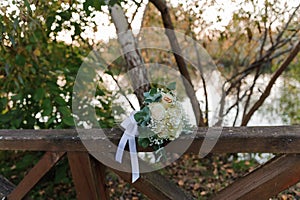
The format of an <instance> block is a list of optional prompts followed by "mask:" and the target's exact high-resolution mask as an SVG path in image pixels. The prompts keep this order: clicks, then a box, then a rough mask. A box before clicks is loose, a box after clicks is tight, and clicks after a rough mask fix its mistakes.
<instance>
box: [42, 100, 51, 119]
mask: <svg viewBox="0 0 300 200" xmlns="http://www.w3.org/2000/svg"><path fill="white" fill-rule="evenodd" d="M42 108H43V110H44V111H43V116H49V115H51V113H52V105H51V100H50V99H48V98H47V99H45V100H44V101H43V103H42Z"/></svg>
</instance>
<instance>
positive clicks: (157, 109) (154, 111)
mask: <svg viewBox="0 0 300 200" xmlns="http://www.w3.org/2000/svg"><path fill="white" fill-rule="evenodd" d="M149 108H150V112H151V117H152V118H153V119H154V120H162V119H164V117H165V111H166V110H165V108H164V106H163V105H162V104H161V103H151V104H150V105H149Z"/></svg>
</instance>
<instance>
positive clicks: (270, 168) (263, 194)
mask: <svg viewBox="0 0 300 200" xmlns="http://www.w3.org/2000/svg"><path fill="white" fill-rule="evenodd" d="M299 169H300V154H283V155H281V156H277V157H275V158H273V159H272V160H270V161H269V162H267V163H266V164H264V165H262V166H260V167H258V168H257V169H256V170H254V171H252V172H251V173H249V174H248V175H246V176H244V177H242V178H240V179H238V180H237V181H235V182H234V183H232V184H231V185H229V186H228V187H226V188H225V189H223V190H221V191H220V192H219V193H217V195H216V196H215V197H214V198H213V200H219V199H220V200H221V199H222V200H224V199H243V200H246V199H249V200H251V199H269V198H270V197H272V196H274V195H276V194H278V193H280V192H281V191H283V190H285V189H287V188H289V187H290V186H293V185H294V184H296V183H297V182H299V181H300V170H299Z"/></svg>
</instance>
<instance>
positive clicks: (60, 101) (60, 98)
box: [54, 96, 66, 106]
mask: <svg viewBox="0 0 300 200" xmlns="http://www.w3.org/2000/svg"><path fill="white" fill-rule="evenodd" d="M54 101H55V102H56V103H57V104H58V105H60V106H65V105H66V101H65V100H64V99H63V98H62V97H61V96H56V97H55V98H54Z"/></svg>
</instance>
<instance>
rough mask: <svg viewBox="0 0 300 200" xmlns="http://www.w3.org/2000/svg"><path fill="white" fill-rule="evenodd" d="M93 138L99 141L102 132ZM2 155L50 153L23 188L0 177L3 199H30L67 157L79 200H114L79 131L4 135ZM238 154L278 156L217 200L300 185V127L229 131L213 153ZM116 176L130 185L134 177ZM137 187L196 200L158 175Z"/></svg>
mask: <svg viewBox="0 0 300 200" xmlns="http://www.w3.org/2000/svg"><path fill="white" fill-rule="evenodd" d="M90 132H91V134H92V135H93V134H96V133H97V130H90ZM206 132H207V128H199V129H198V131H197V133H196V135H195V138H194V141H193V143H192V144H191V146H190V147H189V148H188V150H187V151H186V153H196V154H197V153H198V152H199V149H200V146H201V143H202V142H203V140H204V138H205V135H206ZM105 133H106V135H107V136H108V137H109V140H110V141H112V142H114V143H116V144H117V143H118V141H119V139H120V136H121V134H122V131H121V130H119V129H109V130H105ZM89 139H93V138H89ZM94 140H95V142H97V144H99V145H98V146H105V145H107V144H106V142H105V141H107V140H106V139H103V138H99V137H95V138H94ZM178 142H180V140H179V141H178ZM0 150H25V151H45V152H46V153H45V154H44V156H43V157H42V158H41V159H40V161H39V162H38V163H37V164H36V165H35V166H34V167H33V168H32V169H31V170H30V171H29V173H28V174H27V175H26V176H25V177H24V179H23V180H22V181H21V182H20V183H19V184H18V185H17V186H13V185H12V184H10V183H9V181H8V180H6V179H5V178H4V177H1V176H0V196H1V192H2V196H7V199H9V200H15V199H16V200H17V199H24V198H26V194H27V193H28V192H29V191H30V190H31V189H32V188H33V187H34V186H35V185H36V184H37V183H38V181H39V180H40V179H41V178H42V177H43V176H44V175H45V174H46V173H47V172H48V171H49V170H50V169H51V168H52V167H54V166H55V164H56V163H57V162H58V161H59V160H60V159H61V158H62V157H63V156H67V157H68V160H69V165H70V168H71V172H72V178H73V181H74V185H75V189H76V192H77V198H78V199H80V200H81V199H82V200H86V199H89V200H98V199H108V191H107V190H106V187H105V169H106V166H104V165H103V164H101V163H100V162H99V161H98V160H96V159H94V158H93V157H92V156H90V155H89V153H88V151H87V150H86V148H85V147H84V145H83V144H82V140H80V138H79V136H78V134H77V132H76V130H74V129H68V130H0ZM100 150H101V149H100ZM236 152H245V153H246V152H248V153H256V152H265V153H276V154H278V155H277V156H276V157H275V158H273V159H271V160H270V161H269V162H267V163H266V164H264V165H261V166H260V167H258V168H257V169H255V170H254V171H252V172H251V173H249V174H247V175H245V176H244V177H242V178H240V179H238V180H237V181H235V182H233V183H232V184H231V185H229V186H228V187H226V188H225V189H223V190H221V191H219V192H218V193H217V194H216V195H215V196H214V197H212V199H222V200H223V199H268V198H269V197H272V196H274V195H276V194H278V193H279V192H281V191H283V190H285V189H287V188H288V187H290V186H292V185H294V184H296V183H297V182H299V181H300V126H280V127H278V126H271V127H235V128H223V129H222V134H221V136H220V137H219V138H218V141H217V143H216V145H215V147H214V148H213V149H212V151H211V153H236ZM111 170H112V171H113V172H115V173H116V174H118V175H119V176H120V177H121V178H123V179H124V180H125V181H127V182H129V183H130V181H131V174H130V173H125V172H121V171H118V170H115V169H111ZM132 185H133V186H134V187H135V188H136V189H137V190H139V191H140V192H142V193H143V194H145V195H146V196H147V197H149V198H150V199H159V200H161V199H180V200H181V199H192V197H191V196H190V195H189V194H188V193H186V192H185V191H182V190H181V189H180V188H178V187H177V186H176V184H175V183H173V182H172V181H170V180H168V179H166V178H165V177H164V176H162V175H160V174H159V173H157V172H151V173H145V174H142V175H141V178H140V179H138V181H136V182H135V183H133V184H132Z"/></svg>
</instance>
